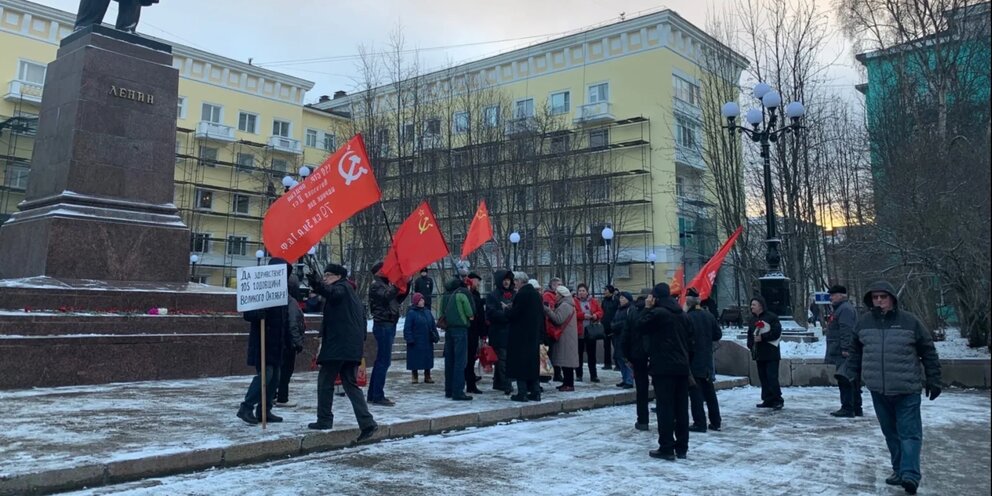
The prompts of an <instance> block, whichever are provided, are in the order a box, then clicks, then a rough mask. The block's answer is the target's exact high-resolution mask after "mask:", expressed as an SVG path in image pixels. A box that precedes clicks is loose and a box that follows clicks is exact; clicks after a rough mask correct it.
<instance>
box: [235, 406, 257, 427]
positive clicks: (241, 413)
mask: <svg viewBox="0 0 992 496" xmlns="http://www.w3.org/2000/svg"><path fill="white" fill-rule="evenodd" d="M238 418H239V419H241V420H244V421H245V423H247V424H251V425H255V424H257V423H258V418H256V417H255V416H254V415H252V414H251V407H250V406H248V405H246V404H244V403H242V404H241V407H240V408H238Z"/></svg>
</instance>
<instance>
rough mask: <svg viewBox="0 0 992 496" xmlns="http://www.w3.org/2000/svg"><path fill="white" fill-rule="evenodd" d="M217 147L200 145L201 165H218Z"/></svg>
mask: <svg viewBox="0 0 992 496" xmlns="http://www.w3.org/2000/svg"><path fill="white" fill-rule="evenodd" d="M216 162H217V149H216V148H214V147H212V146H202V145H201V146H200V162H199V163H200V165H205V166H207V167H216V166H217V164H216Z"/></svg>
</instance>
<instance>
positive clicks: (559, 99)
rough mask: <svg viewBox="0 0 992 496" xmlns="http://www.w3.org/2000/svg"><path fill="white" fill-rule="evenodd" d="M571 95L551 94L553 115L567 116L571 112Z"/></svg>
mask: <svg viewBox="0 0 992 496" xmlns="http://www.w3.org/2000/svg"><path fill="white" fill-rule="evenodd" d="M569 100H570V98H569V94H568V92H567V91H561V92H558V93H552V94H551V113H552V114H553V115H560V114H567V113H568V110H569V103H570V102H569Z"/></svg>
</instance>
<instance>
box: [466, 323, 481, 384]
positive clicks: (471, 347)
mask: <svg viewBox="0 0 992 496" xmlns="http://www.w3.org/2000/svg"><path fill="white" fill-rule="evenodd" d="M466 356H467V357H468V359H467V360H465V390H466V391H474V390H475V389H477V388H476V386H475V382H476V380H475V379H476V376H475V361H476V360H477V359H478V357H479V333H478V332H477V331H473V330H472V329H471V328H469V330H468V355H466Z"/></svg>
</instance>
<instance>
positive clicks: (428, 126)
mask: <svg viewBox="0 0 992 496" xmlns="http://www.w3.org/2000/svg"><path fill="white" fill-rule="evenodd" d="M424 132H425V133H427V134H430V135H432V136H440V135H441V119H438V118H437V117H432V118H430V119H427V122H425V123H424Z"/></svg>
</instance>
